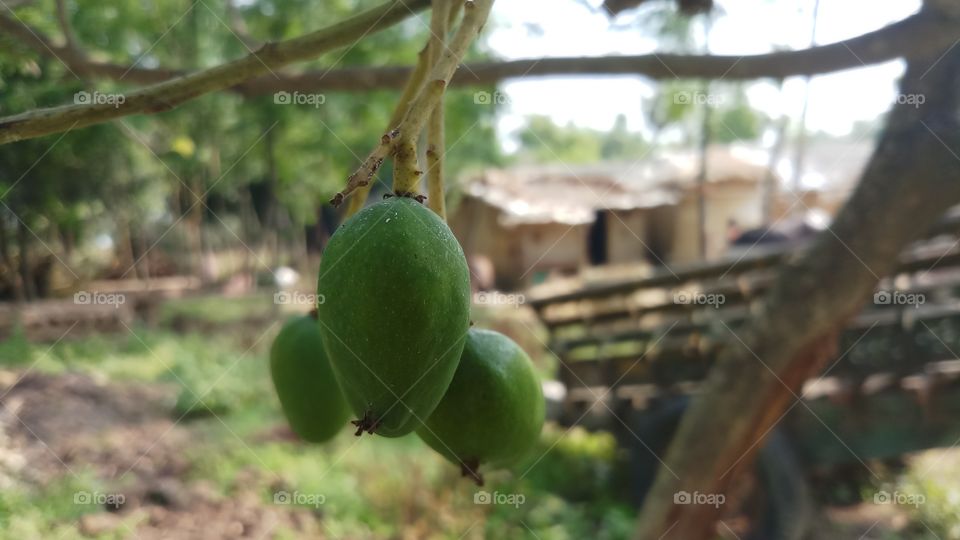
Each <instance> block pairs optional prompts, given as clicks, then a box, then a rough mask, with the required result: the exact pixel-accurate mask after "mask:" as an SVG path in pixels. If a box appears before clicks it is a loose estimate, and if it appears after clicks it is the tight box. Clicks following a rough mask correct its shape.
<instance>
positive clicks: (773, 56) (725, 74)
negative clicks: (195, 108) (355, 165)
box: [0, 6, 960, 96]
mask: <svg viewBox="0 0 960 540" xmlns="http://www.w3.org/2000/svg"><path fill="white" fill-rule="evenodd" d="M411 7H414V6H411ZM420 7H422V6H420ZM0 31H2V32H4V33H9V34H11V35H13V36H15V37H16V38H17V39H18V40H19V41H20V42H21V43H23V44H24V45H26V46H28V47H30V48H32V49H33V50H34V51H36V52H37V53H39V54H44V55H49V56H56V57H58V58H60V59H61V60H62V61H63V62H64V63H65V64H66V65H67V66H69V67H70V68H71V69H74V70H75V71H78V72H81V71H82V72H83V73H86V74H89V75H90V76H94V77H102V78H106V79H113V80H116V79H119V78H120V77H123V80H125V81H130V82H136V83H141V84H152V83H157V82H161V81H165V80H168V79H170V78H172V77H176V76H179V75H182V74H183V73H182V72H180V71H177V70H171V69H163V68H141V67H131V66H126V65H121V64H112V63H106V62H98V61H94V60H91V59H84V58H83V57H76V56H75V55H73V54H71V51H70V49H69V48H68V47H64V46H59V45H57V44H55V43H53V42H51V40H50V39H48V38H46V37H45V36H43V34H41V33H39V32H37V31H36V30H35V29H27V28H26V27H24V26H23V25H22V23H20V22H18V21H15V20H12V19H10V18H9V17H6V16H4V15H0ZM958 38H960V31H958V29H957V28H956V27H951V26H950V25H949V24H948V23H947V21H945V20H943V19H939V18H933V17H930V16H927V15H925V14H918V15H913V16H910V17H907V18H906V19H903V20H902V21H899V22H896V23H893V24H891V25H889V26H886V27H884V28H881V29H879V30H876V31H873V32H868V33H866V34H864V35H862V36H858V37H855V38H851V39H848V40H845V41H840V42H837V43H832V44H828V45H821V46H818V47H812V48H809V49H803V50H798V51H781V52H774V53H768V54H757V55H747V56H732V55H731V56H702V55H682V54H659V53H658V54H643V55H633V56H604V57H556V58H540V59H536V58H531V59H522V60H512V61H507V62H477V63H471V64H467V65H466V67H465V69H463V70H459V71H458V72H457V73H456V74H455V75H454V77H453V78H452V79H451V81H450V84H451V85H459V86H463V85H489V84H495V83H497V82H499V81H501V80H504V79H509V78H513V77H524V78H526V77H544V76H558V75H561V76H562V75H642V76H645V77H650V78H653V79H672V78H675V77H680V78H719V77H722V78H724V79H725V80H744V79H756V78H764V77H769V78H774V79H782V78H785V77H790V76H794V75H816V74H820V73H829V72H833V71H839V70H844V69H852V68H857V67H862V66H864V65H870V64H876V63H879V62H885V61H888V60H893V59H896V58H901V57H908V58H909V57H914V56H924V55H927V54H931V53H932V52H934V51H942V50H944V49H945V48H946V47H947V46H949V45H950V44H952V43H953V42H955V41H956V40H957V39H958ZM411 71H412V68H410V67H406V66H388V67H355V68H342V69H333V70H329V71H327V70H325V71H309V72H305V73H300V74H286V73H278V74H277V76H276V77H275V76H273V75H269V76H263V77H255V78H251V79H248V80H244V81H241V82H239V83H237V84H235V85H233V86H231V87H230V89H231V90H234V91H236V92H239V93H241V94H243V95H247V96H254V95H263V94H272V93H274V92H278V91H281V90H283V91H287V92H293V91H300V92H332V91H356V90H374V89H381V88H401V87H402V86H403V85H404V83H405V82H406V80H407V79H409V76H410V73H411ZM124 74H126V75H124Z"/></svg>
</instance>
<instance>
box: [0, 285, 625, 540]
mask: <svg viewBox="0 0 960 540" xmlns="http://www.w3.org/2000/svg"><path fill="white" fill-rule="evenodd" d="M223 302H224V306H225V307H228V306H229V304H230V302H231V301H227V300H224V301H223ZM241 304H242V302H241ZM278 329H279V325H277V324H274V325H273V326H272V327H269V325H268V326H265V327H263V328H260V329H258V331H257V333H258V334H259V333H263V334H264V335H263V336H252V337H251V336H239V335H237V332H235V331H231V330H226V329H225V330H223V331H220V332H214V333H210V332H206V333H204V334H197V333H187V334H176V333H173V332H169V331H166V330H157V329H151V328H145V327H134V328H133V330H134V332H135V335H134V334H131V333H127V334H117V335H111V336H98V337H90V338H83V339H78V340H75V341H69V340H64V341H61V342H60V343H58V344H56V345H55V346H53V347H51V346H50V345H49V344H31V343H28V342H27V341H26V340H23V339H22V338H18V339H13V340H7V341H5V342H3V343H0V358H2V359H3V360H4V366H5V367H6V368H8V369H23V368H25V367H26V366H27V365H29V364H28V363H27V362H31V363H32V362H36V365H35V366H34V368H33V369H34V370H36V371H37V372H40V373H63V372H65V371H79V372H84V373H88V374H91V375H95V376H96V377H98V378H101V379H106V380H108V381H111V384H133V385H141V384H144V383H147V384H150V385H157V387H158V388H165V389H167V390H168V391H169V395H170V398H171V399H170V403H171V410H170V412H169V414H170V418H172V419H177V418H179V417H180V416H181V415H182V414H183V412H184V410H189V411H199V412H203V413H207V414H209V412H216V414H217V417H216V418H215V417H212V416H204V415H202V414H198V415H197V416H187V417H185V418H184V419H183V420H181V421H180V423H179V424H178V427H177V429H188V430H191V433H194V434H196V435H195V436H192V437H191V441H192V442H191V444H190V446H188V447H185V448H181V449H178V452H182V453H183V454H184V455H185V456H187V458H188V459H189V460H190V464H191V465H190V468H189V472H188V475H187V478H186V479H185V481H186V482H188V483H195V482H207V483H210V484H211V485H212V486H213V487H214V488H215V491H216V495H217V496H218V497H223V498H229V497H231V496H234V495H236V494H237V493H239V492H240V491H248V490H254V491H255V492H257V493H258V494H259V496H260V500H261V502H262V504H263V505H272V504H273V500H274V497H275V496H276V494H277V493H278V492H279V491H286V492H289V493H291V494H292V493H294V492H297V493H300V494H306V495H322V496H323V503H322V505H320V506H318V507H317V508H314V507H313V506H311V503H310V501H311V500H317V499H316V498H315V499H309V497H308V498H306V499H304V500H303V501H301V502H302V504H301V506H303V507H304V508H306V509H309V510H310V511H311V512H313V511H316V515H317V519H322V524H323V525H322V529H321V530H324V531H329V534H330V535H331V536H334V535H337V536H339V537H341V538H384V537H392V536H395V535H397V534H400V532H401V531H410V530H415V531H420V532H421V533H422V534H423V535H426V536H430V537H431V538H449V539H458V538H461V537H463V538H507V539H512V538H517V539H519V538H529V537H530V532H529V531H533V532H534V533H535V534H536V535H537V536H539V537H540V538H543V539H557V540H561V539H575V538H586V537H596V538H628V537H629V531H630V527H631V521H632V519H633V511H632V510H631V508H630V507H629V505H627V504H626V503H625V502H623V500H621V499H619V498H618V496H617V495H616V493H617V492H616V490H613V489H611V485H613V483H612V480H613V479H614V478H616V477H617V476H618V475H616V474H615V473H614V471H615V470H616V467H617V466H618V465H617V460H616V458H617V455H616V452H615V445H614V444H613V441H612V438H611V437H610V436H609V435H606V434H600V435H591V434H588V433H586V432H584V431H583V430H580V429H574V430H572V431H571V432H569V433H567V432H566V430H562V429H559V428H555V427H549V426H548V428H547V429H546V430H545V431H544V435H543V439H542V440H541V441H540V442H539V443H538V444H537V447H536V449H535V450H534V451H533V452H531V456H530V457H529V458H528V459H527V460H526V461H525V462H524V463H522V464H519V465H518V466H516V467H514V470H513V472H512V473H511V472H506V471H500V472H493V473H490V474H488V475H487V485H486V486H485V487H484V488H483V489H484V490H485V491H486V493H488V494H489V497H491V499H493V498H494V497H496V498H495V499H493V500H490V502H489V503H484V498H483V497H484V495H483V493H481V492H479V491H478V488H477V487H476V486H474V485H473V483H472V482H469V481H468V480H466V479H464V478H461V477H460V474H459V471H457V470H456V468H454V467H451V466H450V464H449V463H447V462H446V461H445V460H444V459H443V458H442V457H441V456H439V455H437V454H436V453H434V452H432V451H430V450H429V449H428V448H427V447H426V445H424V444H423V443H422V442H421V441H420V440H419V439H418V438H417V437H413V436H408V437H403V438H384V437H370V438H367V437H364V438H363V440H362V441H360V440H358V439H357V438H355V437H353V435H352V434H351V433H349V430H343V431H342V432H341V433H340V435H339V436H337V437H336V438H334V439H333V440H332V441H331V442H330V443H329V444H327V445H323V446H311V445H305V444H304V443H302V442H297V441H292V440H287V439H281V440H277V439H276V438H273V437H270V436H268V434H270V433H273V432H274V431H275V430H276V429H277V428H278V427H279V426H282V425H283V424H284V419H283V416H282V412H281V410H280V406H279V403H278V401H277V399H276V398H275V397H274V395H273V390H272V389H271V388H270V383H269V362H268V344H269V343H270V341H271V339H272V337H273V334H274V333H275V332H276V331H277V330H278ZM258 338H259V339H258ZM251 340H252V341H254V342H255V345H254V346H253V347H252V348H250V345H249V344H248V342H249V341H251ZM247 349H249V350H247ZM15 357H16V358H25V359H27V360H20V361H17V362H8V361H7V360H8V359H11V358H15ZM175 375H176V376H175ZM208 390H209V391H208ZM177 395H179V396H180V398H179V399H177V402H178V403H179V405H177V406H176V409H174V408H173V406H172V404H173V403H174V398H176V396H177ZM200 395H202V396H203V401H204V403H205V404H206V407H202V406H201V405H199V404H196V405H192V404H193V402H195V401H196V399H197V397H198V396H200ZM130 406H131V407H135V406H136V404H133V403H131V404H130ZM238 438H239V439H238ZM78 472H79V471H78ZM114 481H115V479H111V478H96V477H94V476H92V473H82V474H81V475H80V478H79V479H77V478H74V479H68V478H66V477H65V478H64V479H63V481H62V482H61V481H58V482H55V483H53V484H49V485H46V486H44V487H31V486H29V485H26V484H24V485H18V486H16V487H13V488H3V489H0V538H11V539H13V538H31V537H44V538H46V537H59V536H62V537H64V538H81V537H82V536H81V535H80V533H79V532H78V527H79V526H78V525H77V523H76V520H77V518H78V517H80V514H82V513H89V512H93V511H97V510H98V509H97V508H96V507H94V506H77V505H74V504H72V497H73V495H74V493H76V492H77V491H78V490H86V491H93V490H94V488H96V489H99V490H100V491H102V492H108V491H109V490H110V489H111V484H112V482H114ZM478 493H479V495H478ZM495 494H496V495H495ZM475 497H479V499H478V503H475V502H474V500H475ZM398 501H399V502H398ZM121 516H122V517H123V519H124V520H125V521H124V523H127V525H129V526H130V527H131V528H134V530H135V527H136V523H137V522H136V521H135V519H134V518H133V517H132V516H130V517H127V515H126V514H121ZM112 534H113V536H110V535H104V536H101V538H120V537H125V536H128V535H129V532H128V531H127V530H126V529H125V528H123V527H120V529H119V531H115V532H114V533H112Z"/></svg>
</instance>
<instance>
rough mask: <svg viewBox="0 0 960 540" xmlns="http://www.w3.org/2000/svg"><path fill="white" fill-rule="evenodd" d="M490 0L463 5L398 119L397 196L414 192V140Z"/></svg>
mask: <svg viewBox="0 0 960 540" xmlns="http://www.w3.org/2000/svg"><path fill="white" fill-rule="evenodd" d="M492 7H493V0H467V2H466V3H464V5H463V13H464V14H463V19H462V20H461V22H460V27H459V28H458V29H457V32H456V34H454V36H453V38H451V40H450V45H449V47H447V48H446V49H445V50H444V51H443V54H441V55H440V58H439V60H438V61H437V63H436V64H435V65H434V66H433V67H432V68H431V71H430V76H429V77H428V78H427V83H426V85H425V86H424V87H423V89H422V90H421V91H420V94H419V95H417V98H416V99H415V100H414V101H413V103H412V104H411V105H410V110H409V111H408V112H407V115H406V116H405V117H404V118H403V121H402V122H400V126H399V127H398V131H399V136H398V137H397V140H396V141H395V143H394V150H393V156H394V168H393V169H394V174H393V191H394V193H396V194H397V195H407V194H410V193H416V192H417V185H418V183H419V181H420V175H421V174H422V172H421V171H420V169H419V166H418V165H417V152H416V141H417V137H419V136H420V132H421V131H423V127H424V125H425V124H426V123H427V119H428V118H429V116H430V114H431V113H432V112H433V110H434V109H435V108H436V107H437V106H438V105H439V104H440V101H441V99H442V98H443V92H444V90H446V88H447V84H448V83H449V82H450V79H451V78H452V77H453V74H454V72H455V71H456V70H457V67H459V65H460V61H461V60H462V59H463V56H464V54H466V52H467V48H469V47H470V43H472V42H473V40H474V39H475V38H476V37H477V34H479V33H480V31H481V30H482V29H483V25H484V24H486V22H487V16H488V15H489V14H490V9H491V8H492Z"/></svg>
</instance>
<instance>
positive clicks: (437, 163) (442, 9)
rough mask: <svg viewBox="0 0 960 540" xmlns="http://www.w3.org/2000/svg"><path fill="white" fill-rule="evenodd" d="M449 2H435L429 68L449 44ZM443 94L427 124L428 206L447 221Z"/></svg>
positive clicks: (441, 0)
mask: <svg viewBox="0 0 960 540" xmlns="http://www.w3.org/2000/svg"><path fill="white" fill-rule="evenodd" d="M452 7H453V6H452V5H451V4H450V0H433V10H432V13H431V18H430V34H431V35H430V42H429V45H430V65H431V66H435V65H436V64H437V62H439V61H440V55H441V54H443V49H444V47H445V46H446V42H447V30H448V26H447V24H448V23H449V20H448V19H449V17H450V15H449V12H450V11H451V10H452ZM443 127H444V126H443V94H442V93H441V96H440V102H439V103H438V104H437V106H436V107H434V109H433V112H431V113H430V120H429V122H428V124H427V203H428V205H429V206H430V209H431V210H433V211H434V212H436V213H437V215H438V216H440V218H442V219H443V220H444V221H446V220H447V209H446V203H445V201H444V190H443V155H444V153H445V152H444V141H443V140H444V133H443Z"/></svg>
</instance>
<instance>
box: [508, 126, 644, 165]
mask: <svg viewBox="0 0 960 540" xmlns="http://www.w3.org/2000/svg"><path fill="white" fill-rule="evenodd" d="M517 139H518V140H519V142H520V148H519V149H518V151H517V153H516V155H515V157H516V159H518V160H521V161H532V162H546V163H551V162H563V163H591V162H597V161H605V160H610V161H616V160H637V159H639V158H640V157H642V156H643V155H644V153H645V151H646V149H647V144H646V142H645V141H644V140H643V136H642V135H641V134H640V133H638V132H631V131H629V130H628V129H627V119H626V117H625V116H623V115H619V116H618V117H617V119H616V121H615V122H614V124H613V127H612V129H611V130H610V131H597V130H593V129H589V128H582V127H578V126H576V125H573V124H568V125H566V126H558V125H557V124H555V123H554V122H553V120H551V119H550V118H549V117H546V116H531V117H529V118H528V119H527V125H526V126H524V127H523V128H522V129H521V130H519V132H518V133H517Z"/></svg>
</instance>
